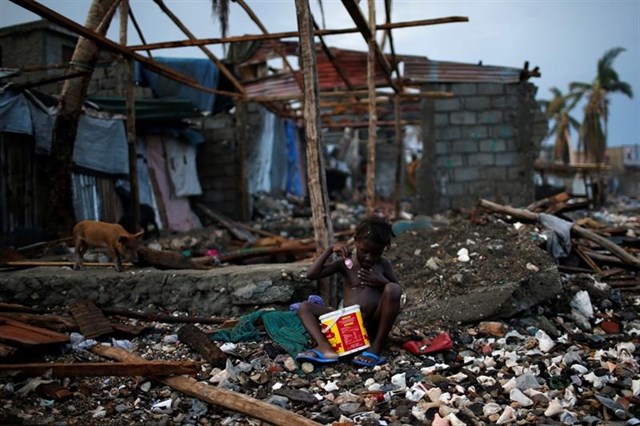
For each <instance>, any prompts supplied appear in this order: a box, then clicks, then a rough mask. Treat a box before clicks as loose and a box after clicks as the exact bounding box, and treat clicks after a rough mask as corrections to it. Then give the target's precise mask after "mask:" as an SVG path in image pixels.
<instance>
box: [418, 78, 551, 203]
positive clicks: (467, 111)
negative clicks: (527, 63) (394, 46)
mask: <svg viewBox="0 0 640 426" xmlns="http://www.w3.org/2000/svg"><path fill="white" fill-rule="evenodd" d="M424 90H425V91H427V90H429V91H451V92H453V93H454V95H455V96H454V97H453V98H442V99H427V100H425V101H424V102H423V118H424V120H423V122H424V124H423V132H424V136H425V137H424V143H425V148H424V151H423V152H424V156H423V159H422V164H421V167H420V171H419V173H418V179H419V182H418V203H417V206H418V210H419V211H420V212H421V213H434V212H437V211H444V210H448V209H455V208H469V207H473V206H474V205H475V204H476V202H477V199H478V198H488V199H491V200H495V201H498V202H501V203H506V204H511V205H515V206H522V205H526V204H528V203H530V202H531V201H532V200H533V194H534V189H533V161H534V160H535V158H536V157H537V155H538V152H539V147H540V143H541V141H542V139H543V137H544V134H545V133H546V128H547V127H546V126H547V124H546V123H547V121H546V119H545V118H544V116H543V115H542V112H541V110H540V108H539V107H538V106H537V103H536V102H535V99H534V94H535V87H534V86H533V85H531V84H528V83H519V84H502V83H456V84H430V85H426V86H425V87H424Z"/></svg>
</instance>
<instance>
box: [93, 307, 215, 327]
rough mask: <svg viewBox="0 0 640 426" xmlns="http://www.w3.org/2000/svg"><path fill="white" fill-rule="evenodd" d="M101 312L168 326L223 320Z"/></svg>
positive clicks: (118, 310)
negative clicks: (167, 324)
mask: <svg viewBox="0 0 640 426" xmlns="http://www.w3.org/2000/svg"><path fill="white" fill-rule="evenodd" d="M102 312H104V313H105V314H106V315H118V316H122V317H127V318H138V319H143V320H146V321H155V322H164V323H170V324H175V323H177V324H181V323H184V324H188V323H200V324H222V323H224V322H225V319H221V318H211V317H183V316H178V317H176V316H173V315H162V314H157V313H155V312H135V311H131V310H129V309H124V308H116V307H110V308H102Z"/></svg>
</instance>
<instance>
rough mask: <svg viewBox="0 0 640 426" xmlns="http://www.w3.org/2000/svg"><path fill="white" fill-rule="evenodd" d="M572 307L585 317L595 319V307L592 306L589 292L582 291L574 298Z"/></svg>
mask: <svg viewBox="0 0 640 426" xmlns="http://www.w3.org/2000/svg"><path fill="white" fill-rule="evenodd" d="M570 305H571V307H572V308H573V309H575V310H576V311H578V312H580V313H581V314H582V315H584V316H585V317H587V318H593V306H592V305H591V299H590V298H589V293H588V292H587V291H585V290H581V291H579V292H577V293H576V295H575V296H573V299H572V300H571V303H570Z"/></svg>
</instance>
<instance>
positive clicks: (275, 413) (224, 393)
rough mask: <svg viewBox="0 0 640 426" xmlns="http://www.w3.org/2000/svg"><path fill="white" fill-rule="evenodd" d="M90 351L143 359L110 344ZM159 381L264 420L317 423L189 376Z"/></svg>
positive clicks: (286, 423)
mask: <svg viewBox="0 0 640 426" xmlns="http://www.w3.org/2000/svg"><path fill="white" fill-rule="evenodd" d="M91 352H93V353H94V354H96V355H100V356H103V357H106V358H110V359H115V360H117V361H120V362H136V361H138V362H139V361H141V360H143V358H142V357H140V356H137V355H134V354H131V353H129V352H127V351H125V350H123V349H118V348H114V347H111V346H104V345H95V346H94V347H93V348H91ZM155 379H156V380H157V381H159V382H160V383H163V384H165V385H167V386H171V387H172V388H173V389H175V390H177V391H179V392H182V393H184V394H186V395H190V396H193V397H196V398H199V399H201V400H203V401H205V402H208V403H211V404H215V405H220V406H222V407H225V408H228V409H230V410H233V411H236V412H238V413H242V414H246V415H248V416H250V417H255V418H256V419H259V420H263V421H265V422H267V423H271V424H274V425H282V426H290V425H300V426H318V425H319V423H316V422H314V421H313V420H309V419H307V418H306V417H302V416H300V415H298V414H296V413H293V412H291V411H287V410H285V409H283V408H280V407H277V406H275V405H273V404H269V403H266V402H263V401H260V400H257V399H255V398H251V397H249V396H247V395H243V394H241V393H237V392H233V391H230V390H226V389H223V388H218V387H215V386H210V385H207V384H204V383H201V382H198V381H197V380H195V379H192V378H190V377H182V376H176V377H167V378H158V377H156V378H155Z"/></svg>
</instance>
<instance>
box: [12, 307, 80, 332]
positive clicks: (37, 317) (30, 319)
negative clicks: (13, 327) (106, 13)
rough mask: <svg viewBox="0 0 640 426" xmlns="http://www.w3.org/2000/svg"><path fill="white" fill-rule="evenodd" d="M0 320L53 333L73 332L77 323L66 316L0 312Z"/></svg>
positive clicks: (76, 327)
mask: <svg viewBox="0 0 640 426" xmlns="http://www.w3.org/2000/svg"><path fill="white" fill-rule="evenodd" d="M0 318H9V319H12V320H14V321H20V322H23V323H25V324H31V325H35V326H37V327H42V328H47V329H49V330H54V331H75V330H77V329H78V323H77V322H75V320H74V319H73V318H71V317H70V316H67V315H43V314H29V313H22V312H0Z"/></svg>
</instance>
